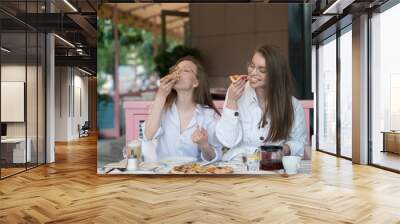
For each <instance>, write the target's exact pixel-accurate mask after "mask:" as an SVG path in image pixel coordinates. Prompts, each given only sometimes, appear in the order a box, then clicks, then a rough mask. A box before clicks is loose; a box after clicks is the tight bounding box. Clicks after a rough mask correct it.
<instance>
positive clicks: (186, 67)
mask: <svg viewBox="0 0 400 224" xmlns="http://www.w3.org/2000/svg"><path fill="white" fill-rule="evenodd" d="M175 69H176V70H175V71H176V72H177V73H178V74H179V77H180V78H179V80H178V81H177V82H176V84H175V86H174V89H175V90H177V91H179V90H186V91H187V90H191V89H194V88H196V87H197V86H198V85H199V81H198V79H197V76H196V74H197V66H196V65H195V64H194V63H193V62H191V61H189V60H183V61H181V62H179V63H178V64H177V65H176V68H175Z"/></svg>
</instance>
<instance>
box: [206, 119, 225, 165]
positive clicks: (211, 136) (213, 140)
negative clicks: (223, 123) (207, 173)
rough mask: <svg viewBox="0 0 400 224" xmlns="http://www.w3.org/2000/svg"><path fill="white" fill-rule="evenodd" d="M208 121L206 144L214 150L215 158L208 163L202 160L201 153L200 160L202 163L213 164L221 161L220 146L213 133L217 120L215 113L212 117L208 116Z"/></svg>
mask: <svg viewBox="0 0 400 224" xmlns="http://www.w3.org/2000/svg"><path fill="white" fill-rule="evenodd" d="M209 119H210V120H209V121H208V122H207V127H206V130H207V134H208V143H209V144H210V145H211V146H212V148H213V149H214V153H215V157H214V158H213V159H212V160H210V161H208V160H206V159H205V158H204V155H203V153H201V159H202V160H203V161H207V162H215V161H218V160H221V157H222V144H221V143H220V142H219V141H218V139H217V136H216V134H215V133H216V132H215V127H216V125H217V122H218V120H219V116H218V115H217V113H215V112H214V113H213V115H211V116H210V118H209Z"/></svg>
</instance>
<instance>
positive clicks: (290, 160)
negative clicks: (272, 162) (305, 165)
mask: <svg viewBox="0 0 400 224" xmlns="http://www.w3.org/2000/svg"><path fill="white" fill-rule="evenodd" d="M300 161H301V157H300V156H284V157H283V158H282V163H283V168H284V169H285V172H286V174H289V175H291V174H296V173H297V172H298V170H299V169H300Z"/></svg>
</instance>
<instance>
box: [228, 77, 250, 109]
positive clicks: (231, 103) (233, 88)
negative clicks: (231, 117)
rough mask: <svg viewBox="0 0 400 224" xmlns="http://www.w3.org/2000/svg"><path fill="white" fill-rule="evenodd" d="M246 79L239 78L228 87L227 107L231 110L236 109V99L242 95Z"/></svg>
mask: <svg viewBox="0 0 400 224" xmlns="http://www.w3.org/2000/svg"><path fill="white" fill-rule="evenodd" d="M245 85H246V81H245V80H243V79H239V80H237V81H236V82H233V83H232V84H231V85H230V86H229V88H228V96H227V97H228V99H227V107H228V108H229V109H232V110H236V109H237V103H236V102H237V100H238V99H239V98H240V97H241V96H242V94H243V91H244V87H245Z"/></svg>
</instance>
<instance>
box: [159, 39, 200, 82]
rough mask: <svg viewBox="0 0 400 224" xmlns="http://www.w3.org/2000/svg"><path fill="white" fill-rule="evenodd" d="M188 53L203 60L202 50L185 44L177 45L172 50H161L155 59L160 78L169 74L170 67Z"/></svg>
mask: <svg viewBox="0 0 400 224" xmlns="http://www.w3.org/2000/svg"><path fill="white" fill-rule="evenodd" d="M188 55H191V56H193V57H195V58H197V59H199V60H201V55H200V52H199V51H198V50H197V49H195V48H191V47H187V46H184V45H178V46H175V47H174V48H173V49H172V50H170V51H169V50H165V51H161V52H160V53H159V54H158V55H157V56H156V57H155V59H154V61H155V63H156V71H157V72H158V73H159V74H160V78H161V77H163V76H165V75H167V74H168V72H169V68H171V67H172V66H173V65H174V64H175V63H176V61H178V60H179V59H180V58H182V57H184V56H188Z"/></svg>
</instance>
